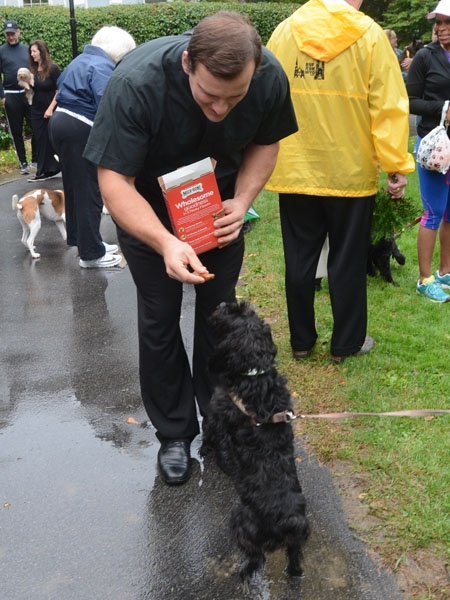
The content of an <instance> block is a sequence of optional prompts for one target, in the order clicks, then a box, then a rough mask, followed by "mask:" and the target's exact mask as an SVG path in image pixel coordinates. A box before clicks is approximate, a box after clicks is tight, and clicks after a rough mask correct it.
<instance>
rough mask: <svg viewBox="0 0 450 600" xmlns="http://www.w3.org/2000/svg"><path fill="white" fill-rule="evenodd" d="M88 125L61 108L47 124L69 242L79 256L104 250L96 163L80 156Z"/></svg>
mask: <svg viewBox="0 0 450 600" xmlns="http://www.w3.org/2000/svg"><path fill="white" fill-rule="evenodd" d="M90 132H91V127H90V125H88V124H87V123H84V122H83V121H80V120H78V119H76V118H75V117H72V116H70V115H68V114H66V113H64V112H59V111H55V112H54V113H53V116H52V117H51V118H50V122H49V124H48V133H49V137H50V142H51V144H52V146H53V149H54V150H55V153H56V154H57V155H58V157H59V164H60V167H61V174H62V178H63V185H64V194H65V199H66V229H67V243H68V244H69V246H78V252H79V254H80V258H81V259H83V260H94V259H96V258H101V257H102V256H103V255H104V254H105V247H104V245H103V242H102V237H101V235H100V221H101V218H102V208H103V201H102V197H101V194H100V189H99V186H98V179H97V167H96V166H95V165H94V164H93V163H91V162H90V161H88V160H86V159H85V158H83V156H82V154H83V151H84V147H85V145H86V142H87V139H88V137H89V133H90Z"/></svg>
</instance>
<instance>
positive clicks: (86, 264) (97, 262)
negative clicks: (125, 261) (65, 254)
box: [80, 252, 122, 269]
mask: <svg viewBox="0 0 450 600" xmlns="http://www.w3.org/2000/svg"><path fill="white" fill-rule="evenodd" d="M121 260H122V256H121V255H120V254H109V253H108V252H107V253H106V254H105V255H104V256H101V257H100V258H95V259H94V260H82V259H81V258H80V267H83V269H99V268H108V267H116V266H117V265H118V264H119V263H120V262H121Z"/></svg>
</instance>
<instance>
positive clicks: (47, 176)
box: [28, 171, 61, 182]
mask: <svg viewBox="0 0 450 600" xmlns="http://www.w3.org/2000/svg"><path fill="white" fill-rule="evenodd" d="M60 173H61V171H57V172H53V173H42V175H36V176H35V177H29V178H28V181H31V182H33V181H45V180H46V179H53V178H54V177H58V176H59V175H60Z"/></svg>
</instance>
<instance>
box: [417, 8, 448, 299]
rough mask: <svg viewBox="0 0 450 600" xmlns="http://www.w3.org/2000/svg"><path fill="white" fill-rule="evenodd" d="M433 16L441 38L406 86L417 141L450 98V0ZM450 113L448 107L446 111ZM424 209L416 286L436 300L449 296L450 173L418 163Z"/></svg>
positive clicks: (437, 119)
mask: <svg viewBox="0 0 450 600" xmlns="http://www.w3.org/2000/svg"><path fill="white" fill-rule="evenodd" d="M427 18H428V19H434V18H435V19H436V20H435V33H436V36H437V41H436V42H432V43H431V44H428V46H426V47H425V48H423V49H422V50H419V52H418V53H417V54H416V56H415V57H414V60H413V62H412V63H411V66H410V69H409V73H408V78H407V81H406V89H407V91H408V96H409V106H410V112H411V113H412V114H414V115H419V116H420V121H419V123H418V125H417V133H418V137H417V144H416V151H417V148H418V146H419V143H420V140H421V139H422V138H423V137H424V136H425V135H426V134H427V133H429V132H430V131H431V130H432V129H433V128H434V127H436V126H437V125H439V122H440V120H441V113H442V109H443V107H444V104H445V102H446V100H450V62H449V61H450V0H442V1H441V2H439V4H438V5H437V7H436V10H435V11H433V12H431V13H429V14H428V15H427ZM447 119H450V110H448V111H447ZM417 169H418V173H419V183H420V195H421V197H422V205H423V209H424V212H423V215H422V219H421V221H420V224H419V233H418V236H417V255H418V260H419V272H420V273H419V281H418V282H417V286H416V290H417V292H418V293H419V294H422V295H424V296H426V297H427V298H429V299H430V300H432V301H433V302H448V301H450V295H449V294H447V293H446V292H445V291H444V289H450V186H449V173H447V174H446V175H442V174H441V173H439V172H438V171H427V170H426V169H424V168H422V167H421V166H420V165H419V164H418V165H417ZM438 230H439V240H440V260H439V268H438V270H437V271H436V272H435V273H434V275H433V273H432V269H431V264H432V259H433V253H434V249H435V246H436V238H437V232H438Z"/></svg>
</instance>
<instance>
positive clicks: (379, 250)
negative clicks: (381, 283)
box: [367, 235, 406, 287]
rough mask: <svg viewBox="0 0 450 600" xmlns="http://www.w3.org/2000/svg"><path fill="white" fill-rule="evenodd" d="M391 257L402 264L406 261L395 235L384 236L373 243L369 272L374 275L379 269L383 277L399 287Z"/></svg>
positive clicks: (368, 265) (370, 248) (370, 250)
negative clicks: (393, 273)
mask: <svg viewBox="0 0 450 600" xmlns="http://www.w3.org/2000/svg"><path fill="white" fill-rule="evenodd" d="M391 257H392V258H394V259H395V260H396V261H397V262H398V264H399V265H401V266H403V265H404V264H405V262H406V258H405V255H404V254H402V253H401V252H400V249H399V247H398V246H397V242H396V241H395V235H392V236H391V237H383V238H381V239H380V240H378V241H377V242H376V243H375V244H373V243H371V244H370V246H369V254H368V256H367V274H368V275H370V276H372V277H374V276H375V275H376V273H377V269H378V271H379V272H380V275H381V276H382V277H383V279H385V280H386V281H387V282H388V283H392V284H393V285H395V287H398V283H397V282H396V281H394V279H393V277H392V271H391Z"/></svg>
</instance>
